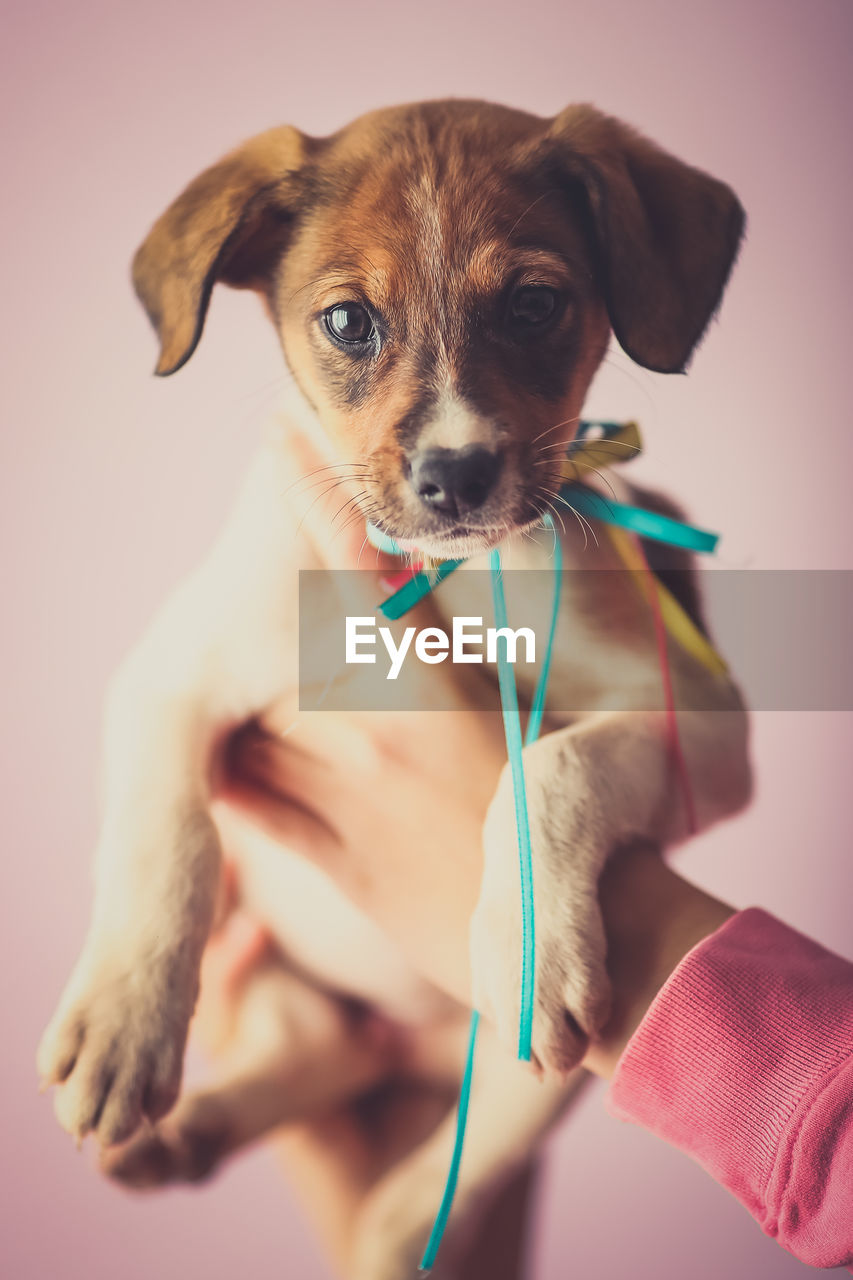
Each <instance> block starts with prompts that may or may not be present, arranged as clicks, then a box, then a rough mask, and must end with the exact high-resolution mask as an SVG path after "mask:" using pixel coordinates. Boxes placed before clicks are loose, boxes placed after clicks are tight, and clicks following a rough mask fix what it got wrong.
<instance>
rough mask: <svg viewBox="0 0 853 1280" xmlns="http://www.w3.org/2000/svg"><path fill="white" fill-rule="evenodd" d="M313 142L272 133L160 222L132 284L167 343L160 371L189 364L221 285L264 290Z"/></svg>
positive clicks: (193, 187) (207, 175) (235, 154)
mask: <svg viewBox="0 0 853 1280" xmlns="http://www.w3.org/2000/svg"><path fill="white" fill-rule="evenodd" d="M311 141H312V140H310V139H308V138H306V137H305V136H304V135H303V134H301V133H299V132H298V130H296V129H291V128H290V127H289V126H284V127H282V128H279V129H270V130H269V131H268V132H267V133H262V134H259V135H258V136H257V137H256V138H252V139H250V141H249V142H246V143H244V145H243V146H242V147H239V148H238V149H237V150H236V151H232V152H231V153H230V154H229V155H227V156H225V158H224V159H223V160H220V161H219V163H218V164H215V165H213V166H212V167H211V168H210V169H206V170H205V171H204V173H202V174H200V175H199V177H197V178H196V179H195V180H194V181H193V182H191V183H190V185H189V186H188V187H187V189H186V191H184V192H183V194H182V195H180V196H178V198H177V200H175V202H174V203H173V204H171V205H170V206H169V208H168V209H167V210H166V212H165V213H164V214H163V216H162V217H161V218H159V219H158V221H157V222H155V224H154V226H153V227H152V229H151V231H150V232H149V234H148V237H147V238H146V240H145V241H144V242H143V244H142V245H141V247H140V248H139V250H138V251H137V253H136V257H135V258H134V260H133V283H134V287H135V289H136V293H137V295H138V297H139V300H140V302H141V303H142V305H143V306H144V307H145V310H146V311H147V312H148V316H149V319H150V320H151V323H152V324H153V326H154V328H155V330H156V332H157V336H158V337H159V339H160V358H159V360H158V361H157V368H156V371H155V372H157V373H158V374H161V375H164V376H165V375H166V374H169V373H174V372H175V370H176V369H180V367H181V365H183V364H185V363H186V361H187V360H189V358H190V356H191V355H192V353H193V351H195V348H196V346H197V345H198V341H199V338H200V337H201V331H202V327H203V325H204V317H205V314H206V312H207V304H208V302H209V301H210V293H211V290H212V288H213V286H214V284H215V283H216V281H217V280H221V281H223V282H224V283H225V284H230V285H234V286H235V287H237V288H256V289H263V287H264V284H265V281H266V278H267V273H268V271H269V268H270V265H271V263H272V261H273V260H274V258H275V256H276V254H277V253H278V252H279V251H280V250H281V249H282V248H283V247H284V244H285V242H286V238H287V234H288V230H289V224H290V222H291V221H292V219H293V216H294V214H295V212H297V210H298V207H299V198H300V191H301V188H302V183H301V182H300V169H301V168H302V166H303V164H304V161H305V158H306V153H307V150H308V148H309V146H310V143H311Z"/></svg>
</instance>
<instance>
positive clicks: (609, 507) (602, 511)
mask: <svg viewBox="0 0 853 1280" xmlns="http://www.w3.org/2000/svg"><path fill="white" fill-rule="evenodd" d="M560 500H561V502H563V503H564V504H565V505H566V506H567V507H574V509H575V511H578V512H580V514H581V515H582V516H586V517H587V519H590V520H601V521H602V522H603V523H604V524H615V525H618V526H619V527H620V529H628V530H629V532H631V533H636V534H637V536H638V537H640V538H651V539H652V541H653V542H665V543H666V544H667V545H668V546H670V547H682V548H683V549H684V550H685V551H700V552H703V553H705V554H709V553H710V552H712V551H714V550H715V549H716V546H717V543H718V542H719V541H720V535H719V534H717V533H709V532H708V530H707V529H699V528H697V527H696V526H695V525H692V524H687V523H686V521H684V520H673V519H672V517H671V516H664V515H661V514H660V512H658V511H648V510H647V509H646V508H645V507H634V506H631V505H630V504H629V503H627V502H616V500H615V499H613V498H604V497H602V496H601V494H600V493H596V492H595V490H594V489H589V488H588V487H587V486H586V485H585V484H579V483H578V482H577V481H576V480H572V481H570V482H569V483H568V484H564V485H563V487H562V489H561V490H560ZM454 567H455V566H454Z"/></svg>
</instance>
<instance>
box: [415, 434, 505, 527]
mask: <svg viewBox="0 0 853 1280" xmlns="http://www.w3.org/2000/svg"><path fill="white" fill-rule="evenodd" d="M502 460H503V459H502V457H501V455H500V454H499V453H491V452H490V451H489V450H488V449H484V448H483V446H482V445H478V444H474V445H468V446H467V447H466V448H465V449H426V450H425V451H424V452H423V453H420V454H418V456H417V457H416V458H415V460H414V461H413V463H412V488H413V489H414V491H415V493H416V494H417V495H418V497H419V498H420V500H421V502H423V503H425V504H426V506H428V507H431V508H432V509H433V510H434V511H441V512H442V513H443V514H445V515H449V516H461V515H465V514H466V512H469V511H476V510H477V508H478V507H482V505H483V503H484V502H485V501H486V499H487V498H488V496H489V494H490V493H491V491H492V489H493V488H494V487H495V481H496V480H497V478H498V475H499V473H500V469H501V462H502Z"/></svg>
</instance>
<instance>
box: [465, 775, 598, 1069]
mask: <svg viewBox="0 0 853 1280" xmlns="http://www.w3.org/2000/svg"><path fill="white" fill-rule="evenodd" d="M528 797H529V800H532V801H533V803H530V805H529V809H530V829H531V845H532V852H533V895H534V908H535V939H536V948H535V950H536V966H535V982H534V1006H533V1027H532V1045H531V1047H532V1061H533V1064H534V1067H536V1068H537V1069H539V1070H540V1071H544V1072H547V1073H554V1074H557V1075H559V1076H565V1075H566V1074H567V1073H568V1072H569V1071H570V1070H571V1069H572V1068H573V1067H575V1066H577V1065H578V1063H579V1062H580V1061H581V1060H582V1058H583V1056H584V1053H585V1052H586V1048H587V1045H588V1043H589V1040H590V1039H591V1038H592V1037H594V1036H595V1035H596V1033H597V1032H599V1031H600V1030H601V1029H602V1027H603V1026H604V1024H605V1023H606V1021H607V1017H608V1015H609V1012H610V1003H611V991H610V980H609V978H608V976H607V969H606V967H605V959H606V940H605V935H604V925H603V922H602V918H601V911H600V909H599V905H598V894H597V882H598V870H599V866H600V859H599V858H598V857H597V855H596V851H595V850H594V849H592V848H590V847H588V846H585V845H584V843H583V841H581V840H576V841H574V842H572V841H567V840H565V838H564V835H565V832H566V831H567V830H571V824H570V823H568V822H566V823H565V824H561V822H560V817H559V815H558V814H555V812H554V808H553V807H552V806H549V805H548V804H547V803H544V800H545V797H544V796H542V795H539V794H537V793H536V791H535V790H533V792H532V794H531V788H530V787H529V786H528ZM483 842H484V868H483V881H482V885H481V890H480V898H479V901H478V903H477V906H476V909H475V911H474V915H473V917H472V920H471V969H472V993H473V1001H474V1006H475V1008H477V1009H479V1010H480V1012H481V1013H482V1014H483V1015H484V1016H485V1017H486V1018H488V1019H489V1020H490V1021H491V1022H492V1023H493V1024H494V1026H495V1029H496V1030H497V1033H498V1037H499V1039H500V1040H501V1042H502V1043H503V1044H504V1046H505V1047H506V1048H507V1049H508V1051H509V1052H511V1053H512V1054H513V1055H515V1054H516V1053H517V1051H518V1039H519V1018H520V1009H521V974H522V950H523V930H522V917H521V889H520V875H519V863H518V844H517V836H516V824H515V805H514V800H513V794H512V782H511V778H510V776H509V774H508V772H505V773H504V775H503V777H502V779H501V782H500V785H499V786H498V790H497V792H496V794H495V798H494V800H493V801H492V804H491V806H490V809H489V813H488V816H487V818H486V824H485V827H484V841H483Z"/></svg>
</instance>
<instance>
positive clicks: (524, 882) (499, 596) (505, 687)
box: [419, 516, 563, 1272]
mask: <svg viewBox="0 0 853 1280" xmlns="http://www.w3.org/2000/svg"><path fill="white" fill-rule="evenodd" d="M544 524H545V527H546V528H548V529H550V530H551V531H552V532H553V533H554V534H555V537H554V596H553V602H552V606H551V622H550V626H549V628H548V640H547V643H546V645H545V653H544V656H543V659H542V666H541V667H540V668H539V678H538V680H537V681H536V689H535V691H534V694H533V702H532V704H531V708H530V716H529V719H528V721H527V733H526V734H525V736H524V742H523V745H522V737H521V717H520V714H519V708H518V688H517V686H516V683H515V672H514V670H513V666H512V663H511V662H510V661H509V660H508V656H507V641H506V637H504V636H502V637H499V643H498V646H497V658H498V664H497V665H498V687H499V689H500V696H501V712H502V714H503V722H504V736H505V737H506V749H507V757H508V759H509V765H510V773H511V775H512V791H513V799H514V801H515V828H516V837H517V841H518V863H519V873H520V878H521V938H522V941H521V1007H520V1013H519V1023H518V1057H519V1059H520V1060H521V1061H522V1062H529V1061H530V1056H531V1040H532V1038H533V999H534V993H535V981H536V912H535V909H534V902H533V858H532V851H531V841H530V819H529V816H528V812H527V789H526V787H525V784H524V756H523V746H529V745H530V743H531V742H535V741H536V739H537V738H538V737H539V732H540V730H541V728H542V719H543V716H544V714H545V699H546V697H547V694H548V678H549V676H550V674H551V658H552V655H553V652H554V637H555V635H556V632H557V620H558V618H559V614H560V598H561V592H562V582H563V555H562V548H561V546H560V540H559V538H557V537H556V530H555V529H554V523H553V521H552V519H551V517H550V516H546V517H545V520H544ZM490 569H491V574H492V597H493V601H494V609H495V625H496V626H497V627H498V628H500V627H506V626H508V625H509V622H508V618H507V610H506V596H505V594H504V589H503V577H502V570H501V556H500V552H499V551H498V550H494V551H492V553H491V555H490ZM479 1025H480V1015H479V1013H478V1012H477V1010H474V1012H473V1013H472V1014H471V1027H470V1031H469V1035H468V1053H467V1056H466V1059H465V1070H464V1073H463V1076H462V1088H461V1089H460V1091H459V1102H458V1104H457V1109H456V1135H455V1138H454V1143H453V1155H452V1157H451V1161H450V1168H449V1170H448V1174H447V1180H446V1182H445V1184H444V1193H443V1194H442V1197H441V1204H440V1205H439V1209H438V1213H437V1214H436V1217H435V1222H434V1223H433V1227H432V1231H431V1232H430V1237H429V1240H428V1242H427V1246H426V1249H425V1250H424V1255H423V1257H422V1258H421V1262H420V1267H419V1270H420V1271H421V1272H428V1271H430V1270H431V1269H432V1267H433V1264H434V1263H435V1259H436V1257H437V1255H438V1250H439V1246H440V1245H441V1241H442V1239H443V1238H444V1232H445V1230H446V1228H447V1222H448V1219H449V1217H450V1210H451V1208H452V1207H453V1198H454V1196H455V1194H456V1184H457V1182H458V1180H459V1165H460V1162H461V1160H462V1149H463V1147H464V1145H465V1131H466V1129H467V1127H468V1106H469V1102H470V1099H471V1079H472V1077H473V1074H474V1058H475V1055H476V1049H477V1031H478V1029H479Z"/></svg>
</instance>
